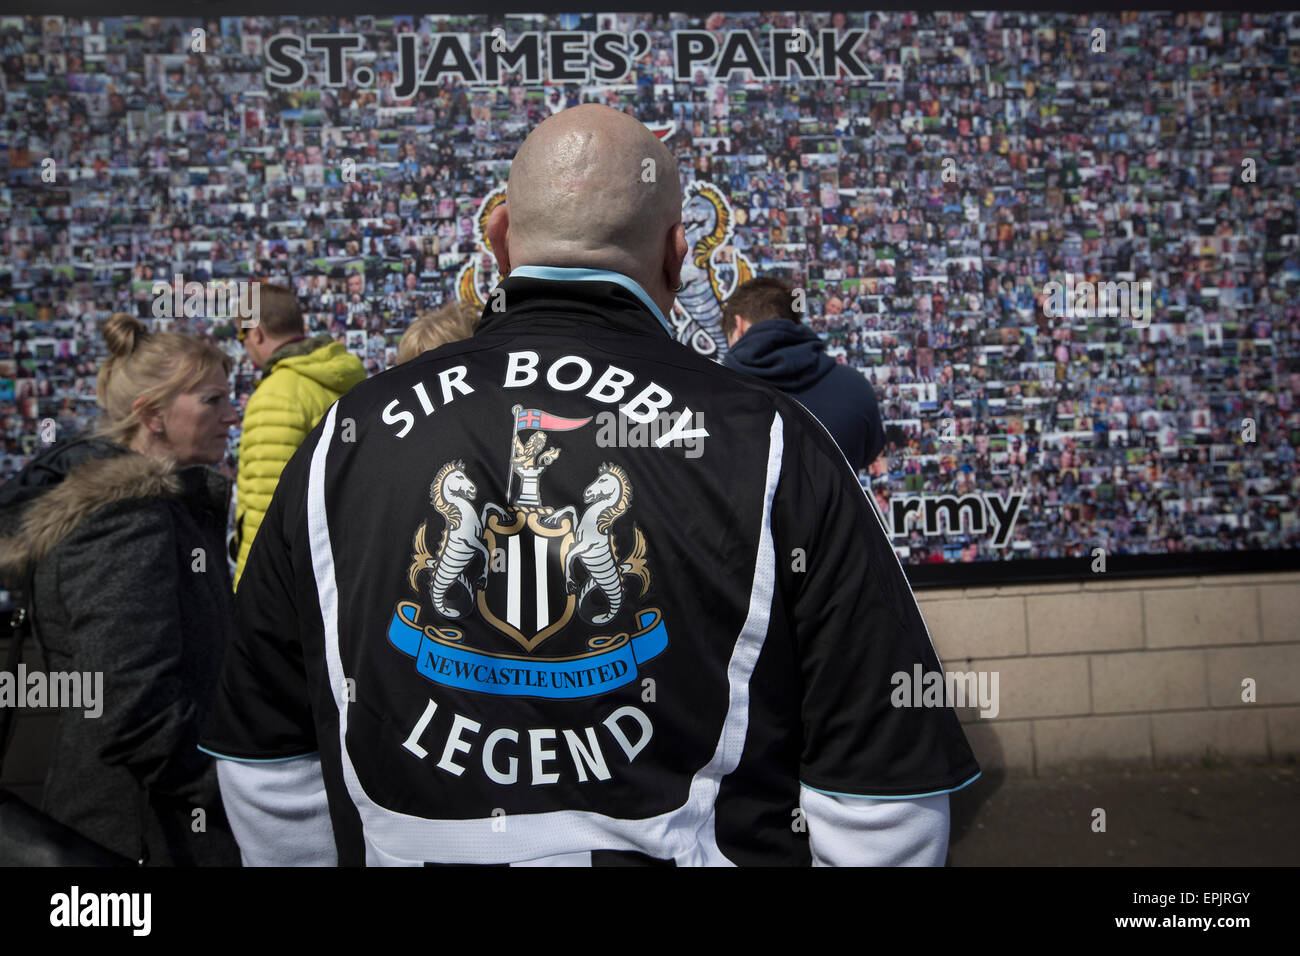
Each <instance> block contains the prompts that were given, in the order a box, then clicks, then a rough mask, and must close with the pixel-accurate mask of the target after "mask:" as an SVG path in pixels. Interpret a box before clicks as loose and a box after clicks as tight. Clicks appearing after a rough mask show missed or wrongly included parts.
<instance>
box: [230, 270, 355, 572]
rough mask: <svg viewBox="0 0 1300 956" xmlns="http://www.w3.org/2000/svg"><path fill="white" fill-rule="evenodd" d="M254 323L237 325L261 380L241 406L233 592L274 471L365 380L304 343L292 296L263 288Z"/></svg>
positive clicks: (340, 355)
mask: <svg viewBox="0 0 1300 956" xmlns="http://www.w3.org/2000/svg"><path fill="white" fill-rule="evenodd" d="M259 307H260V308H259V313H258V321H257V323H256V324H255V325H254V326H253V327H252V328H250V329H243V328H241V327H238V326H237V331H238V335H239V337H240V340H241V341H242V342H243V343H244V349H245V351H247V352H248V358H249V360H250V361H251V362H252V363H253V365H255V366H256V367H258V368H260V369H262V381H261V382H260V383H259V384H258V386H257V388H255V389H254V390H253V394H252V395H251V396H250V397H249V399H248V407H247V408H246V409H245V410H244V429H243V434H242V436H241V437H240V440H239V476H238V485H237V489H238V490H237V501H236V504H235V544H234V546H233V547H232V549H231V550H232V551H233V552H234V553H235V555H236V559H235V587H236V588H238V587H239V579H240V577H241V576H242V575H243V573H244V565H245V563H246V562H247V561H248V552H249V551H250V550H251V548H252V547H253V538H254V537H256V535H257V529H258V528H259V527H261V525H262V519H263V518H264V517H265V516H266V509H267V507H268V506H270V504H271V496H272V495H273V494H275V486H276V485H277V484H279V481H280V472H282V471H284V466H285V465H286V464H288V462H289V459H290V458H292V457H293V453H294V452H295V451H297V450H298V446H299V445H301V444H302V441H303V439H304V438H306V437H307V433H308V432H310V431H311V430H312V429H313V428H315V427H316V423H317V422H319V421H320V420H321V417H322V416H323V415H324V414H325V413H326V412H327V411H329V407H330V406H331V405H333V404H334V402H335V401H337V400H338V399H339V397H340V396H341V395H343V393H344V392H346V391H347V390H348V389H350V388H351V387H352V386H353V385H356V384H357V383H358V382H360V381H363V380H364V379H365V377H366V372H365V369H364V368H363V367H362V364H361V360H360V359H359V358H357V357H356V356H355V355H353V354H352V353H350V352H349V351H348V350H347V349H346V348H344V346H343V344H342V343H341V342H336V341H334V339H333V337H332V336H330V335H318V336H316V337H315V338H308V337H307V328H306V325H305V323H304V322H303V317H302V310H301V309H300V308H299V306H298V299H297V297H296V296H295V295H294V294H293V292H291V291H290V290H289V289H286V288H283V287H282V286H276V285H268V284H266V283H263V284H262V285H261V289H260V292H259Z"/></svg>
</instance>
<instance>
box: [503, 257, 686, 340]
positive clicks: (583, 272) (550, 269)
mask: <svg viewBox="0 0 1300 956" xmlns="http://www.w3.org/2000/svg"><path fill="white" fill-rule="evenodd" d="M515 276H518V277H519V278H521V279H557V280H559V281H561V282H613V283H615V284H616V285H621V286H622V287H623V288H625V289H627V291H628V292H631V293H632V294H633V295H634V296H636V297H637V298H638V299H640V300H641V303H642V304H643V305H644V306H645V307H646V308H647V309H649V310H650V314H651V315H653V316H654V317H655V318H656V319H658V320H659V324H660V325H662V326H663V327H664V331H665V332H667V333H668V335H669V336H670V337H671V338H674V339H675V338H676V337H677V336H676V335H674V334H673V327H672V326H671V325H669V324H668V320H667V319H666V318H664V314H663V312H662V311H661V310H660V308H659V306H657V305H655V303H654V300H653V299H651V298H650V296H649V295H647V294H646V291H645V289H643V288H641V283H639V282H637V281H636V280H635V279H630V278H628V277H627V276H625V275H623V273H621V272H613V271H611V270H609V269H575V268H571V267H568V266H519V267H518V268H517V269H511V270H510V278H512V279H513V278H514V277H515Z"/></svg>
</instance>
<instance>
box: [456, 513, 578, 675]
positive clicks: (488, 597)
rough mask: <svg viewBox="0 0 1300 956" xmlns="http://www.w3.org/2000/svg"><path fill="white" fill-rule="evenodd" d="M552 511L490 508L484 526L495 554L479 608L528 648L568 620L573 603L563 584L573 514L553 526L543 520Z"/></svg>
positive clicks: (479, 592) (571, 538) (530, 648)
mask: <svg viewBox="0 0 1300 956" xmlns="http://www.w3.org/2000/svg"><path fill="white" fill-rule="evenodd" d="M554 511H555V509H554V508H547V507H544V506H543V507H535V506H534V507H530V506H516V507H513V508H511V509H510V512H511V513H510V514H508V515H507V514H504V513H502V512H495V513H493V514H491V515H490V516H489V517H488V519H487V522H486V524H485V526H484V529H483V536H484V543H485V544H486V545H487V548H488V553H489V554H491V555H493V556H494V560H493V561H492V562H491V564H490V565H489V569H488V578H487V586H486V587H484V588H480V589H479V591H478V609H479V613H480V614H482V615H483V619H484V620H485V621H487V622H488V623H489V624H491V625H492V626H493V627H495V628H496V629H497V630H499V631H501V632H502V633H503V634H505V635H507V636H508V637H510V638H512V639H513V640H515V641H517V642H518V643H519V645H520V647H522V648H523V649H524V650H525V651H528V652H530V653H531V652H532V651H533V650H534V649H535V648H536V647H537V646H538V645H539V644H541V643H542V641H544V640H546V639H547V638H548V637H550V636H551V635H552V634H555V633H557V632H558V631H560V630H561V629H563V628H564V626H565V625H566V624H568V623H569V620H570V619H571V618H572V617H573V611H574V607H575V604H576V601H575V598H574V595H573V594H572V593H568V592H566V589H565V584H564V566H565V561H566V559H567V558H568V556H569V549H570V548H572V547H573V541H574V536H573V519H572V518H571V517H570V516H569V515H567V514H566V515H562V516H561V517H560V518H559V520H558V522H557V524H556V526H555V527H548V526H547V525H544V524H542V521H541V519H543V518H549V517H550V516H551V515H552V514H553V512H554ZM511 519H513V520H511Z"/></svg>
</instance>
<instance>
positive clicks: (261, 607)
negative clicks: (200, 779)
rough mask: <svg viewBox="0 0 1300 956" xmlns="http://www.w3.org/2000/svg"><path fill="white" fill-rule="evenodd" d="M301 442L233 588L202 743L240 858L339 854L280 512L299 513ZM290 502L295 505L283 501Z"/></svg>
mask: <svg viewBox="0 0 1300 956" xmlns="http://www.w3.org/2000/svg"><path fill="white" fill-rule="evenodd" d="M310 458H311V448H310V447H303V448H302V450H301V453H300V454H299V455H298V456H297V457H295V458H294V460H293V461H292V462H290V464H289V466H288V468H287V469H286V471H285V475H284V480H283V481H282V482H281V484H280V487H279V488H277V489H276V493H275V495H274V496H273V497H272V499H271V504H270V507H269V509H268V510H267V514H266V520H265V521H264V522H263V523H262V529H261V531H260V532H259V534H258V536H257V540H256V541H255V542H254V544H253V547H252V551H251V555H250V557H249V561H248V567H247V570H246V574H245V575H244V580H243V583H242V585H241V586H240V588H239V590H238V591H237V592H236V593H235V634H234V637H233V639H232V641H231V644H230V647H229V648H228V649H227V652H226V660H225V662H224V664H223V666H222V670H221V680H220V681H219V683H218V687H217V699H216V701H215V703H214V704H213V709H212V715H211V717H210V718H209V721H208V725H207V727H206V728H205V730H204V734H203V739H202V746H203V749H204V750H205V751H207V752H208V753H210V754H212V755H213V756H215V757H219V758H221V759H220V760H219V761H218V765H219V768H220V769H219V773H220V777H221V784H222V797H223V800H224V803H225V807H226V815H227V817H228V818H229V819H230V821H231V828H232V830H233V831H234V833H235V838H236V840H237V841H238V843H239V847H240V851H241V853H242V854H243V858H244V862H245V863H246V864H247V865H280V866H284V865H300V864H312V865H327V864H329V863H332V862H333V861H334V860H335V859H336V851H335V849H334V833H333V828H332V824H331V819H330V813H329V805H328V800H327V797H326V791H325V783H324V777H323V775H322V769H321V760H320V757H319V756H318V751H319V747H318V744H317V739H316V728H315V723H314V720H313V712H312V698H311V689H310V687H309V683H308V678H307V673H306V664H305V662H304V656H303V638H302V634H301V630H300V627H301V617H302V615H303V614H305V613H311V611H312V610H314V608H311V609H308V608H302V607H300V606H299V601H298V600H297V597H296V595H297V593H298V589H297V587H296V581H295V571H296V569H295V565H294V561H293V555H294V551H293V548H292V547H291V546H290V543H289V542H290V541H291V540H293V541H296V540H298V538H297V537H296V536H295V535H294V534H293V533H291V532H289V531H288V530H287V529H286V519H285V515H286V511H287V510H291V511H293V512H294V513H295V514H296V515H297V516H299V517H303V516H304V515H305V502H304V501H303V497H302V493H301V490H300V488H299V487H298V486H299V485H300V483H301V482H304V481H305V480H306V479H305V475H304V474H303V469H302V468H300V467H299V465H300V464H302V465H306V464H307V463H309V461H310ZM287 499H288V500H289V501H291V502H292V503H291V504H289V503H288V502H287Z"/></svg>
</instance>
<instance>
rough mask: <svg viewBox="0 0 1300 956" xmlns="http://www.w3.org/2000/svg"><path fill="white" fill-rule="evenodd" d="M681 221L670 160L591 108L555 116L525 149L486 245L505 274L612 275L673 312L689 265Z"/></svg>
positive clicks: (627, 119) (646, 137) (658, 145)
mask: <svg viewBox="0 0 1300 956" xmlns="http://www.w3.org/2000/svg"><path fill="white" fill-rule="evenodd" d="M681 218H682V193H681V184H680V183H679V181H678V175H677V162H676V160H675V159H674V158H673V155H672V153H670V152H669V151H668V148H667V147H666V146H664V144H663V143H662V142H660V141H659V138H658V137H656V136H655V135H654V134H653V133H652V132H650V130H648V129H646V128H645V126H643V125H642V124H641V123H639V122H637V120H635V119H633V118H632V117H631V116H629V115H627V114H626V113H621V112H619V111H618V110H614V109H610V108H609V107H607V106H598V105H594V104H592V105H585V106H578V107H574V108H573V109H568V110H564V111H563V112H561V113H557V114H556V115H555V116H552V117H550V118H549V119H547V120H546V121H545V122H543V123H542V124H541V125H540V126H538V127H537V128H536V129H534V130H533V131H532V133H530V134H529V136H528V138H527V139H526V140H524V144H523V145H522V146H520V147H519V151H518V152H517V153H516V154H515V158H514V162H513V163H511V165H510V179H509V182H508V183H507V184H506V203H505V205H504V206H503V207H498V209H497V210H496V211H495V212H494V213H493V216H492V218H491V219H490V220H489V222H488V238H489V240H490V241H491V243H492V247H493V250H494V252H496V254H497V263H498V265H499V266H500V267H501V271H502V272H503V273H505V272H508V271H509V269H510V268H513V267H516V266H521V265H540V266H574V267H582V268H589V269H611V270H613V271H615V272H621V273H623V274H624V275H627V276H630V277H631V278H633V279H636V280H637V281H638V282H640V283H641V285H642V286H643V287H644V288H645V289H646V291H647V293H649V295H650V297H651V298H652V299H654V300H655V301H656V302H657V303H658V304H659V305H660V308H661V309H663V310H664V311H665V312H667V311H668V310H669V309H670V308H671V307H672V294H671V292H672V289H673V288H675V286H676V284H677V281H678V277H679V275H680V272H681V265H682V260H683V259H684V258H685V256H686V239H685V235H684V234H683V233H682V230H681ZM661 300H663V301H661ZM665 302H666V303H667V304H666V305H665V304H664V303H665Z"/></svg>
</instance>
